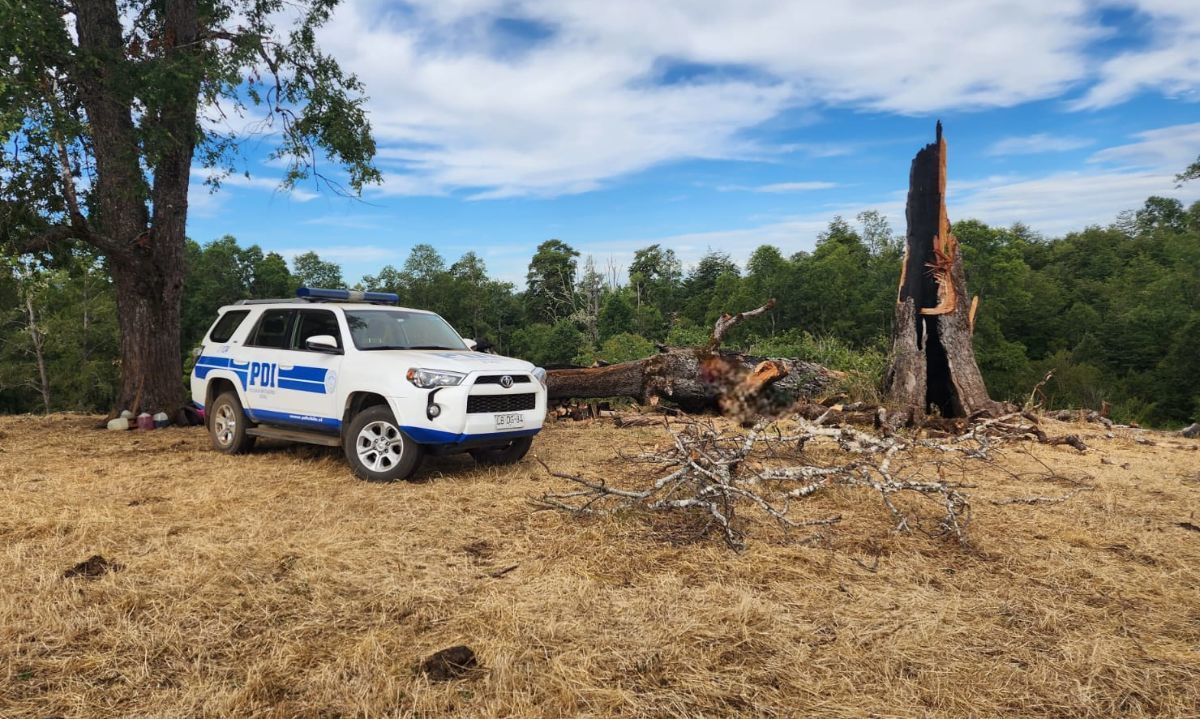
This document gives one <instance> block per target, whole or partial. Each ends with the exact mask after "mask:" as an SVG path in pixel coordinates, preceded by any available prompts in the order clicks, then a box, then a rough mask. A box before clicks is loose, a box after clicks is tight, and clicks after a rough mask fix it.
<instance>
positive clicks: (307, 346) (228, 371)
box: [191, 288, 546, 481]
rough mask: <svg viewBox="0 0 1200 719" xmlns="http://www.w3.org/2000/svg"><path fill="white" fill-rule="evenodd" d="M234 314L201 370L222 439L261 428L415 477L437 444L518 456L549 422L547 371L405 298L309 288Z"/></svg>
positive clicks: (378, 476) (208, 414)
mask: <svg viewBox="0 0 1200 719" xmlns="http://www.w3.org/2000/svg"><path fill="white" fill-rule="evenodd" d="M297 296H298V299H295V300H242V301H241V302H238V303H237V304H235V305H229V306H227V307H222V308H221V309H220V315H219V316H218V318H217V321H216V322H214V323H213V326H212V328H210V329H209V331H208V334H207V335H205V338H204V342H203V344H202V346H201V347H200V350H199V355H198V357H197V359H196V366H195V369H194V370H193V371H192V377H191V391H192V402H193V404H195V405H196V406H197V407H198V408H199V409H201V410H202V411H203V412H204V414H205V420H206V423H207V426H208V429H209V433H210V434H211V435H212V443H213V447H214V448H216V449H217V450H218V451H221V452H226V453H228V454H237V453H239V452H244V451H246V450H248V449H249V448H250V447H251V446H252V445H253V444H254V440H255V438H256V437H267V438H273V439H284V440H293V441H298V442H310V443H313V444H322V445H328V446H333V447H336V446H341V447H342V448H343V450H344V451H345V453H346V459H347V460H349V462H350V466H351V467H352V468H353V469H354V473H355V474H356V475H358V476H359V477H361V478H363V479H367V480H374V481H392V480H396V479H403V478H405V477H408V476H409V475H411V474H412V473H413V472H414V471H416V469H417V467H418V465H419V464H420V462H421V459H422V457H423V456H424V455H425V454H426V453H434V454H448V453H453V452H464V451H465V452H470V453H471V456H472V457H474V458H475V460H476V461H478V462H481V463H487V464H509V463H513V462H517V461H519V460H520V459H521V458H522V457H524V456H525V453H526V452H528V451H529V446H530V444H532V442H533V436H534V435H535V434H537V433H538V431H540V430H541V428H542V422H543V421H544V420H545V417H546V386H545V378H546V373H545V370H542V369H541V368H538V367H534V366H533V365H532V364H530V363H529V362H524V361H522V360H518V359H512V358H509V357H499V356H496V355H491V354H484V353H482V352H475V351H474V350H473V349H472V348H471V347H470V346H469V345H468V343H467V342H466V341H465V340H463V338H462V337H460V336H459V335H458V333H457V332H456V331H455V330H454V329H453V328H452V327H451V326H450V325H449V324H448V323H447V322H446V321H445V320H444V319H442V318H441V317H440V316H439V315H437V314H435V313H433V312H426V311H423V310H413V309H406V308H401V307H396V306H394V305H395V304H396V303H397V302H398V298H397V297H396V295H393V294H390V293H384V292H353V291H349V290H319V289H310V288H301V289H300V290H299V291H298V292H297Z"/></svg>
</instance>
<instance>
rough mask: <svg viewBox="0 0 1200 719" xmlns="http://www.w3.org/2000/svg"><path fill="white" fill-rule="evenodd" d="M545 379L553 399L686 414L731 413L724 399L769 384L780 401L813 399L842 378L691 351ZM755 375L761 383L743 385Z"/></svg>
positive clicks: (795, 365) (788, 364)
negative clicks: (621, 400)
mask: <svg viewBox="0 0 1200 719" xmlns="http://www.w3.org/2000/svg"><path fill="white" fill-rule="evenodd" d="M764 363H769V364H770V365H772V366H773V371H772V372H765V371H764V370H763V369H760V368H762V366H763V364H764ZM756 370H757V373H756ZM546 375H547V376H546V385H547V388H548V391H549V396H550V399H551V400H562V399H602V398H608V397H627V398H629V399H632V400H634V401H636V402H639V403H641V404H655V403H657V402H659V401H660V400H666V401H668V402H670V403H672V404H674V405H676V406H678V407H679V408H680V409H682V410H684V411H686V412H702V411H705V410H710V409H727V406H726V405H725V404H724V403H723V401H722V400H728V399H730V397H731V395H732V394H736V393H737V392H738V390H739V389H742V390H743V392H749V391H753V392H754V393H757V392H760V391H761V390H763V389H764V388H765V386H766V385H770V387H771V389H772V390H773V391H775V392H777V393H778V399H779V401H781V402H792V401H795V400H798V399H807V398H812V397H815V396H817V395H820V394H822V393H825V392H828V391H830V390H831V389H833V388H834V387H835V386H836V385H837V383H838V381H839V380H840V379H841V378H842V377H843V375H842V374H841V373H839V372H834V371H832V370H830V369H827V368H825V367H822V366H821V365H818V364H814V363H812V362H802V361H800V360H794V359H784V358H770V359H768V358H765V357H751V356H748V355H742V354H738V353H736V352H717V353H710V352H709V351H707V350H703V349H693V348H687V347H667V348H664V349H663V351H661V352H659V353H658V354H657V355H654V356H653V357H649V358H647V359H643V360H635V361H633V362H622V363H620V364H615V365H609V366H607V367H582V368H578V369H553V370H550V371H548V372H547V373H546ZM756 376H758V377H762V378H763V379H761V380H759V381H758V382H757V383H753V382H750V383H746V384H743V382H745V381H747V380H751V379H752V378H754V377H756ZM742 399H746V398H742Z"/></svg>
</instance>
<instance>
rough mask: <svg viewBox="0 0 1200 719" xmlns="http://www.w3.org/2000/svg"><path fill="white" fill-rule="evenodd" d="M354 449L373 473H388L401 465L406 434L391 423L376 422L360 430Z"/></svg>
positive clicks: (360, 460)
mask: <svg viewBox="0 0 1200 719" xmlns="http://www.w3.org/2000/svg"><path fill="white" fill-rule="evenodd" d="M354 447H355V450H356V452H357V454H358V461H359V462H361V463H362V465H363V466H364V467H366V468H367V469H369V470H371V471H372V472H386V471H388V470H391V469H393V468H395V467H396V465H397V464H399V463H400V457H401V456H402V455H403V454H404V434H403V433H401V432H400V428H399V427H397V426H396V425H394V424H392V423H391V422H385V421H383V420H376V421H374V422H371V423H369V424H367V425H366V426H365V427H363V428H362V429H361V430H359V432H358V437H356V438H355V440H354Z"/></svg>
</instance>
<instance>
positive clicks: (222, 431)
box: [208, 392, 254, 454]
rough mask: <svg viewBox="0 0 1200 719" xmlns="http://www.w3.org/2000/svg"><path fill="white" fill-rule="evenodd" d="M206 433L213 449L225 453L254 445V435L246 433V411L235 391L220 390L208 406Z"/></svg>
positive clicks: (238, 452)
mask: <svg viewBox="0 0 1200 719" xmlns="http://www.w3.org/2000/svg"><path fill="white" fill-rule="evenodd" d="M208 413H209V416H210V419H209V421H208V434H209V436H210V437H211V438H212V446H213V449H215V450H217V451H218V452H224V453H225V454H241V453H243V452H248V451H250V448H251V447H253V446H254V437H251V436H250V435H248V434H246V429H247V426H246V425H247V424H249V423H248V422H247V420H246V413H245V412H243V411H242V403H241V402H240V401H238V396H237V393H236V392H222V393H221V394H220V395H219V396H218V397H217V398H216V399H215V400H214V401H213V403H212V406H211V407H209V409H208Z"/></svg>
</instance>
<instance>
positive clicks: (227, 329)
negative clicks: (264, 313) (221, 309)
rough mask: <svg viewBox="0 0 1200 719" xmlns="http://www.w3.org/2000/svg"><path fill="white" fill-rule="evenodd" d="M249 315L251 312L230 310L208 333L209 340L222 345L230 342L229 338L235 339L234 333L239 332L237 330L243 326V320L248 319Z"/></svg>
mask: <svg viewBox="0 0 1200 719" xmlns="http://www.w3.org/2000/svg"><path fill="white" fill-rule="evenodd" d="M248 314H250V310H230V311H229V312H226V313H225V314H223V315H221V318H220V319H219V320H217V323H216V324H215V325H213V328H212V330H211V331H210V332H209V333H208V339H209V340H210V341H212V342H219V343H221V344H224V343H226V342H228V341H229V338H231V337H233V333H234V332H237V328H238V327H241V326H242V320H244V319H246V315H248Z"/></svg>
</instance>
